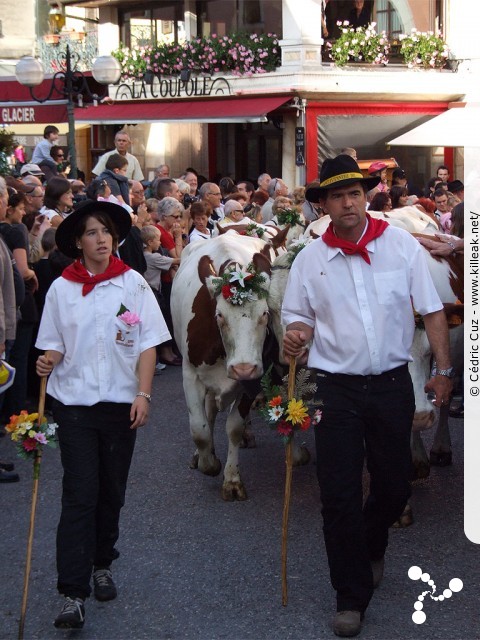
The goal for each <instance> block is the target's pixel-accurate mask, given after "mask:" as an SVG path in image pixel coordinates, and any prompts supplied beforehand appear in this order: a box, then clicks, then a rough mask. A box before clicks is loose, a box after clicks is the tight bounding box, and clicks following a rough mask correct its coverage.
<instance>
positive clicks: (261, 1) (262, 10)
mask: <svg viewBox="0 0 480 640" xmlns="http://www.w3.org/2000/svg"><path fill="white" fill-rule="evenodd" d="M195 6H196V13H197V21H198V22H197V24H198V27H197V29H198V35H201V36H210V35H212V34H214V33H215V34H217V35H219V36H224V35H227V34H229V33H234V32H247V33H275V34H276V35H277V36H279V38H281V37H282V0H229V1H228V2H225V0H198V1H197V2H196V3H195Z"/></svg>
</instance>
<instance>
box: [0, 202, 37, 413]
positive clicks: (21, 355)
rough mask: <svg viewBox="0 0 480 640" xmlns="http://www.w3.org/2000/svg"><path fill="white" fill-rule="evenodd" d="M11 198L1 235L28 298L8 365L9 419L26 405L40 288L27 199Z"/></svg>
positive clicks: (2, 223) (24, 302)
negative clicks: (26, 219)
mask: <svg viewBox="0 0 480 640" xmlns="http://www.w3.org/2000/svg"><path fill="white" fill-rule="evenodd" d="M13 191H14V190H12V193H11V195H10V196H9V199H8V206H7V210H6V215H5V219H4V220H3V221H1V222H0V233H1V234H2V236H3V239H4V241H5V244H6V245H7V247H8V248H9V249H10V251H11V252H12V254H13V257H14V259H15V263H16V266H17V268H18V271H19V272H20V275H21V277H22V278H23V281H24V283H25V298H24V300H23V302H22V304H21V305H20V315H19V319H18V322H17V335H16V338H15V342H14V343H13V347H12V349H11V352H10V356H9V358H10V359H9V362H10V364H11V365H12V366H13V367H15V369H16V374H15V380H14V383H13V385H12V386H11V387H10V389H8V391H7V392H6V396H5V404H4V412H5V414H6V415H7V416H10V415H13V414H18V413H20V411H22V410H23V409H25V407H26V404H27V386H28V375H27V370H28V353H29V351H30V345H31V343H32V336H33V330H34V327H35V324H36V323H37V322H38V313H37V308H36V305H35V300H34V296H33V294H34V293H35V291H36V290H37V288H38V280H37V276H36V275H35V272H34V271H33V269H31V268H30V266H29V264H28V254H29V243H28V229H27V227H26V226H25V225H24V224H23V223H22V218H23V216H24V215H25V196H24V195H23V194H21V193H16V192H13Z"/></svg>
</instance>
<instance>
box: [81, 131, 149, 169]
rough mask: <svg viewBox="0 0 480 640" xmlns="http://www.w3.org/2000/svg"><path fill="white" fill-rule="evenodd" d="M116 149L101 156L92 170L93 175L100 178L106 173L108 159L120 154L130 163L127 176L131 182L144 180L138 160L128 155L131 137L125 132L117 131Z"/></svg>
mask: <svg viewBox="0 0 480 640" xmlns="http://www.w3.org/2000/svg"><path fill="white" fill-rule="evenodd" d="M114 143H115V149H113V150H112V151H107V153H104V154H103V156H100V158H99V159H98V162H97V164H96V165H95V167H94V168H93V169H92V173H93V174H95V175H96V176H99V175H100V174H101V173H102V172H103V171H105V164H106V162H107V160H108V158H109V157H110V156H111V155H113V154H114V153H119V154H120V155H121V156H125V157H126V159H127V161H128V167H127V173H126V176H127V178H128V179H129V180H140V181H141V180H143V171H142V169H141V167H140V163H139V162H138V160H137V158H136V157H135V156H134V155H132V154H131V153H128V151H127V149H128V148H129V146H130V143H131V141H130V136H129V135H128V133H126V132H125V131H117V133H116V134H115V140H114Z"/></svg>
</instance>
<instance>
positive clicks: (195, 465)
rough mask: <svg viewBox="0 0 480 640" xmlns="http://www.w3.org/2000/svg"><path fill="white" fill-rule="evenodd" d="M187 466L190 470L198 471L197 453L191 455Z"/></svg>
mask: <svg viewBox="0 0 480 640" xmlns="http://www.w3.org/2000/svg"><path fill="white" fill-rule="evenodd" d="M188 466H189V468H190V469H198V453H194V454H193V456H192V459H191V460H190V464H189V465H188Z"/></svg>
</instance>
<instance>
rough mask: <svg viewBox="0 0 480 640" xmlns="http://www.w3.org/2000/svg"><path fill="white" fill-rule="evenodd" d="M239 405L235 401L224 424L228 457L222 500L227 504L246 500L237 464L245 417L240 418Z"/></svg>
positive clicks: (238, 402)
mask: <svg viewBox="0 0 480 640" xmlns="http://www.w3.org/2000/svg"><path fill="white" fill-rule="evenodd" d="M239 405H240V401H239V400H237V401H236V402H235V404H234V405H233V407H232V409H231V411H230V413H229V414H228V418H227V424H226V430H227V437H228V455H227V461H226V463H225V470H224V474H223V478H224V479H223V487H222V498H223V499H224V500H226V501H228V502H233V501H234V500H246V499H247V492H246V490H245V487H244V486H243V482H242V480H241V478H240V467H239V463H238V450H239V448H240V443H241V442H242V438H243V432H244V428H245V423H244V417H245V416H242V414H241V413H240V410H239ZM242 413H243V412H242Z"/></svg>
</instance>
